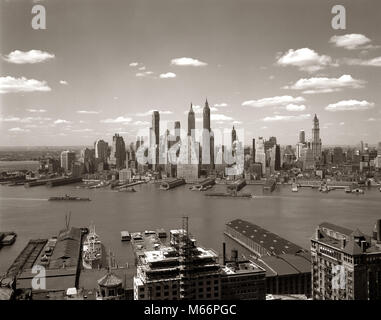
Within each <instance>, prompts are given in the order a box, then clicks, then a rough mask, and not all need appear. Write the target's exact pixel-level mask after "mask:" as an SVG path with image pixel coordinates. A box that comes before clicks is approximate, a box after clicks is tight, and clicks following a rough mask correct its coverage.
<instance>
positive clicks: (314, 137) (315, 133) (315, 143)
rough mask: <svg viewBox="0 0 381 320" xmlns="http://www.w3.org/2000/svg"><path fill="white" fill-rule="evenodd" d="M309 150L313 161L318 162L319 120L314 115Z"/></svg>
mask: <svg viewBox="0 0 381 320" xmlns="http://www.w3.org/2000/svg"><path fill="white" fill-rule="evenodd" d="M311 149H312V155H313V157H314V159H315V161H320V159H321V139H320V128H319V119H318V117H317V116H316V114H315V117H314V120H313V126H312V139H311Z"/></svg>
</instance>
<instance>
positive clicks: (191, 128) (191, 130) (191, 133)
mask: <svg viewBox="0 0 381 320" xmlns="http://www.w3.org/2000/svg"><path fill="white" fill-rule="evenodd" d="M195 129H196V118H195V115H194V111H193V106H192V103H191V106H190V109H189V112H188V137H192V139H193V140H195Z"/></svg>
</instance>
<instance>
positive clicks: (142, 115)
mask: <svg viewBox="0 0 381 320" xmlns="http://www.w3.org/2000/svg"><path fill="white" fill-rule="evenodd" d="M154 111H159V113H160V115H162V114H172V113H173V112H172V111H168V110H163V111H160V110H157V109H152V110H148V111H146V112H139V113H137V114H136V116H138V117H147V116H151V115H152V113H153V112H154Z"/></svg>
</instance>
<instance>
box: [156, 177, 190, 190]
mask: <svg viewBox="0 0 381 320" xmlns="http://www.w3.org/2000/svg"><path fill="white" fill-rule="evenodd" d="M183 184H185V180H184V179H169V180H167V181H163V182H162V183H161V185H160V189H162V190H169V189H173V188H176V187H179V186H181V185H183Z"/></svg>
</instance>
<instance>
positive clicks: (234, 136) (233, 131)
mask: <svg viewBox="0 0 381 320" xmlns="http://www.w3.org/2000/svg"><path fill="white" fill-rule="evenodd" d="M234 141H237V132H236V131H235V129H234V126H233V130H232V146H233V143H234Z"/></svg>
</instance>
